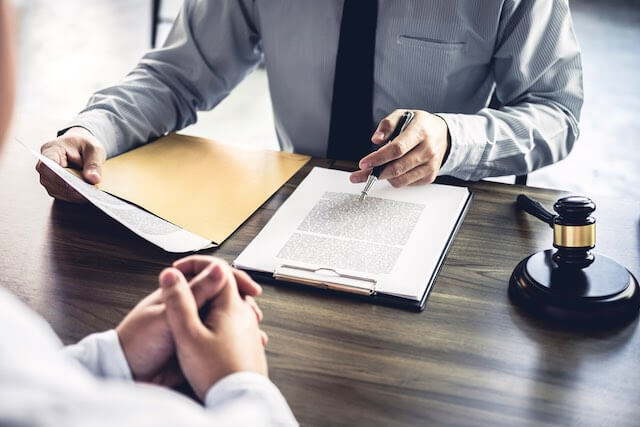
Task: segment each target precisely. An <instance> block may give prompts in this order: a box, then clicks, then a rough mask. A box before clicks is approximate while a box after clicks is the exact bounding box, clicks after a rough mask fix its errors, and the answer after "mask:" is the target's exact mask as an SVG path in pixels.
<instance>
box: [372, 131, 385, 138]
mask: <svg viewBox="0 0 640 427" xmlns="http://www.w3.org/2000/svg"><path fill="white" fill-rule="evenodd" d="M381 138H384V133H382V132H380V131H376V132H375V133H374V134H373V139H381Z"/></svg>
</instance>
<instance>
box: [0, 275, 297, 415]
mask: <svg viewBox="0 0 640 427" xmlns="http://www.w3.org/2000/svg"><path fill="white" fill-rule="evenodd" d="M0 342H2V343H6V344H8V345H2V346H0V361H1V363H0V426H5V425H7V426H8V425H11V426H13V425H37V426H65V427H75V426H83V427H84V426H87V425H91V426H93V425H105V426H106V425H109V426H112V425H117V426H118V425H127V426H129V425H132V426H154V427H157V426H252V427H256V426H290V425H297V423H296V420H295V418H294V417H293V414H292V413H291V410H290V409H289V406H288V405H287V402H286V401H285V399H284V398H283V396H282V395H281V394H280V392H279V391H278V389H277V388H276V386H275V385H273V383H271V381H269V379H267V378H265V377H262V376H260V375H258V374H255V373H248V372H242V373H236V374H233V375H229V376H227V377H225V378H223V379H222V380H220V381H218V383H216V384H215V385H214V386H212V387H211V389H210V390H209V392H208V393H207V395H206V399H205V406H204V407H203V406H202V405H201V404H199V403H197V402H195V401H193V400H191V399H189V398H187V397H186V396H183V395H181V394H179V393H176V392H174V391H172V390H169V389H167V388H164V387H159V386H155V385H150V384H140V383H134V382H131V381H123V379H124V380H126V379H129V378H130V375H131V374H130V372H129V368H128V366H127V363H126V360H125V359H124V355H123V353H122V349H121V348H120V343H119V340H118V337H117V334H116V333H115V331H113V330H112V331H107V332H103V333H99V334H93V335H89V336H88V337H87V338H85V339H83V340H82V341H80V342H79V343H78V344H76V345H72V346H69V347H66V348H64V349H63V350H62V351H61V350H60V347H61V345H60V340H59V339H58V337H56V335H55V334H54V333H53V331H52V330H51V328H50V327H49V325H48V324H47V323H46V322H45V321H44V319H42V318H41V317H40V316H38V315H37V314H35V313H34V312H33V311H31V310H30V309H28V308H27V307H26V306H25V305H24V304H22V303H21V302H20V301H19V300H18V299H17V298H15V297H13V296H12V295H10V294H8V293H7V292H5V291H4V290H3V289H2V288H1V287H0Z"/></svg>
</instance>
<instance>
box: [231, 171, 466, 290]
mask: <svg viewBox="0 0 640 427" xmlns="http://www.w3.org/2000/svg"><path fill="white" fill-rule="evenodd" d="M348 176H349V174H348V173H347V172H341V171H336V170H329V169H322V168H314V169H313V170H312V171H311V173H310V174H309V175H308V176H307V178H305V180H304V181H303V182H302V183H301V184H300V186H299V187H298V188H297V189H296V191H295V192H294V193H293V194H292V195H291V196H290V197H289V199H288V200H287V201H286V202H285V203H284V204H283V205H282V206H281V207H280V209H279V210H278V211H277V212H276V213H275V215H274V216H273V217H272V219H271V220H270V221H269V223H268V224H267V225H266V226H265V228H264V229H263V230H262V231H261V232H260V233H259V234H258V236H257V237H256V238H255V239H254V240H253V242H251V244H250V245H249V246H248V247H247V248H246V249H245V250H244V251H243V252H242V253H241V254H240V256H239V257H238V258H237V259H236V260H235V262H234V265H236V266H237V267H240V268H245V269H250V270H258V271H264V272H270V273H272V272H273V271H275V270H276V269H277V268H278V267H280V266H282V265H295V266H299V267H302V268H310V269H320V268H330V269H332V270H334V271H336V272H338V273H339V274H343V275H351V276H356V277H361V278H365V279H371V280H374V281H375V282H376V288H375V290H376V292H381V293H386V294H390V295H396V296H401V297H404V298H411V299H415V300H419V299H420V298H421V297H422V295H423V293H424V290H425V289H426V286H427V284H428V281H429V279H430V278H431V275H432V273H433V271H434V270H435V269H436V267H437V264H438V260H439V259H440V255H441V254H442V251H443V250H444V248H445V246H446V243H447V241H448V239H449V236H450V234H451V233H452V232H453V229H454V227H455V224H456V221H457V219H458V217H459V215H460V212H461V211H462V209H463V208H464V205H465V203H466V201H467V198H468V190H467V189H466V188H461V187H452V186H443V185H437V184H431V185H424V186H413V187H404V188H398V189H397V188H393V187H392V186H391V185H390V184H389V183H388V182H386V181H380V182H378V183H377V184H376V186H375V187H374V189H373V191H372V192H371V193H370V195H369V197H367V199H366V200H365V201H364V202H360V201H359V195H360V191H361V190H362V185H355V184H351V183H350V182H349V179H348Z"/></svg>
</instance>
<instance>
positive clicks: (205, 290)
mask: <svg viewBox="0 0 640 427" xmlns="http://www.w3.org/2000/svg"><path fill="white" fill-rule="evenodd" d="M214 267H216V264H213V263H212V264H209V266H208V267H207V268H205V269H204V270H202V271H201V272H200V273H199V274H198V275H197V276H196V277H194V278H193V279H191V281H190V282H189V284H190V286H191V292H192V293H193V297H194V299H195V300H196V305H197V307H198V308H201V307H202V306H203V305H205V304H206V303H207V302H208V301H210V300H212V299H213V298H215V297H216V295H218V293H220V290H221V289H222V287H223V286H225V284H226V283H225V280H224V277H223V271H222V269H220V268H214Z"/></svg>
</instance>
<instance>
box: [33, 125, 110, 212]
mask: <svg viewBox="0 0 640 427" xmlns="http://www.w3.org/2000/svg"><path fill="white" fill-rule="evenodd" d="M40 152H41V153H42V155H43V156H45V157H48V158H50V159H51V160H53V161H54V162H56V163H58V164H59V165H60V166H62V167H65V168H66V167H68V166H77V167H81V168H82V177H83V178H84V180H85V181H87V182H88V183H90V184H97V183H99V182H100V179H101V174H102V164H103V163H104V161H105V160H106V158H107V153H106V151H105V149H104V147H103V146H102V144H101V143H100V141H98V139H97V138H96V137H95V136H93V134H91V132H89V131H88V130H86V129H85V128H81V127H72V128H71V129H69V130H68V131H66V132H65V133H64V134H63V135H61V136H59V137H58V138H56V139H54V140H53V141H49V142H47V143H46V144H44V145H43V146H42V147H41V148H40ZM36 170H37V171H38V173H39V174H40V183H41V184H42V186H43V187H44V188H45V189H46V190H47V193H49V195H50V196H51V197H54V198H56V199H60V200H65V201H67V202H74V203H85V202H86V201H87V200H86V199H85V198H84V197H82V196H81V195H80V194H79V193H78V192H77V191H75V190H74V189H73V188H71V187H70V186H69V185H68V184H67V183H65V182H64V181H63V180H62V179H61V178H60V177H59V176H58V175H56V174H55V173H54V172H53V171H51V169H49V168H48V167H46V166H45V165H44V164H43V163H42V162H38V164H37V165H36Z"/></svg>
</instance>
